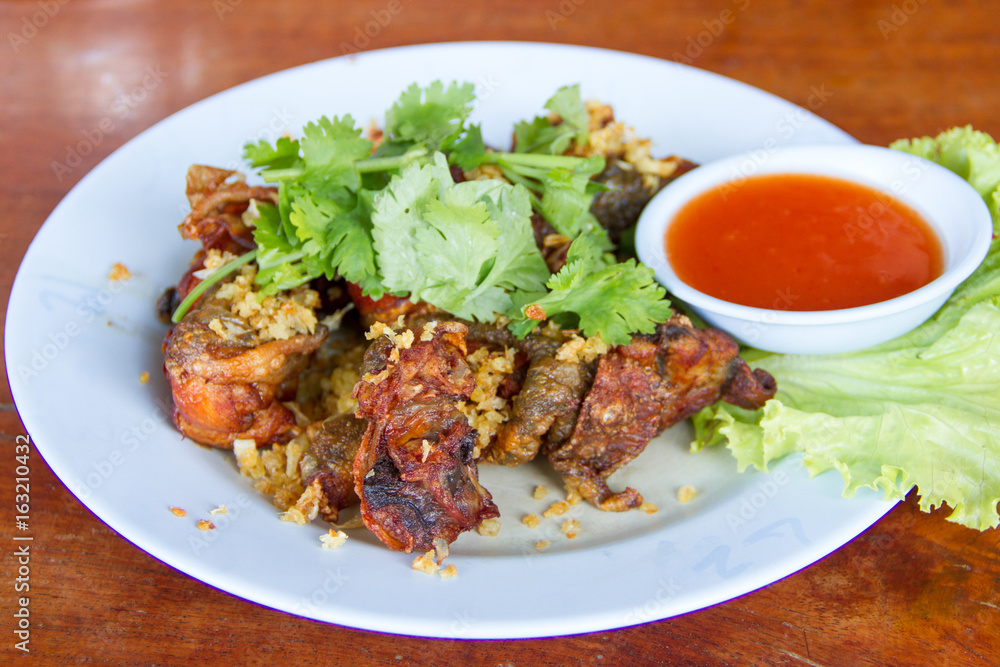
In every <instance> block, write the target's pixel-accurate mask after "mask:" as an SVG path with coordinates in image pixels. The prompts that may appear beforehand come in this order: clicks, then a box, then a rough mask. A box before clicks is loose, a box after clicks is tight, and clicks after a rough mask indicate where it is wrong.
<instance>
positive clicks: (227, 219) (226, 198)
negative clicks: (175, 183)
mask: <svg viewBox="0 0 1000 667" xmlns="http://www.w3.org/2000/svg"><path fill="white" fill-rule="evenodd" d="M185 194H186V195H187V199H188V203H189V204H190V205H191V212H190V213H188V215H187V217H185V218H184V221H183V222H181V224H180V226H179V227H178V229H179V230H180V232H181V237H182V238H185V239H192V240H195V241H200V242H201V244H202V248H204V249H206V250H207V249H210V248H211V249H215V250H228V251H229V252H232V253H233V254H242V253H244V252H246V251H247V250H252V249H253V248H254V247H255V243H254V240H253V229H252V228H251V227H248V226H247V225H246V224H244V222H243V212H244V211H246V210H247V207H248V206H249V205H250V200H251V199H256V200H258V201H264V202H270V203H272V204H274V205H277V204H278V190H277V188H274V187H271V186H251V185H247V183H246V181H245V180H244V179H243V175H242V174H241V173H239V172H238V171H233V170H231V169H219V168H217V167H207V166H205V165H199V164H196V165H192V166H191V167H189V168H188V172H187V188H186V190H185Z"/></svg>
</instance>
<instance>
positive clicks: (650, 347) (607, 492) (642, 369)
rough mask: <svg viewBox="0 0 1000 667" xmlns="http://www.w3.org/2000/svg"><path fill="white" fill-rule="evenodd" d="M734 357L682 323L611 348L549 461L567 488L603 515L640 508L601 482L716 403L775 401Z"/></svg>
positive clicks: (626, 493) (632, 496) (721, 337)
mask: <svg viewBox="0 0 1000 667" xmlns="http://www.w3.org/2000/svg"><path fill="white" fill-rule="evenodd" d="M738 353H739V348H738V346H737V344H736V342H735V341H733V339H732V338H730V337H729V336H728V335H726V334H724V333H722V332H721V331H717V330H715V329H698V328H696V327H694V326H693V325H692V324H691V322H690V320H688V319H687V318H686V317H684V316H682V315H675V316H674V317H673V318H671V319H670V320H669V321H668V322H666V323H664V324H661V325H659V326H658V327H657V330H656V332H655V333H654V334H650V335H636V336H633V338H632V342H631V343H630V344H628V345H625V346H619V347H615V348H612V349H611V350H610V351H609V352H608V353H607V354H605V355H604V356H602V357H601V359H600V362H599V363H598V366H597V373H596V375H595V377H594V383H593V385H592V386H591V388H590V390H589V391H588V392H587V395H586V397H585V398H584V400H583V404H582V405H581V406H580V412H579V416H578V417H577V421H576V425H575V427H574V429H573V434H572V436H571V437H570V438H569V440H568V441H566V443H565V444H563V445H562V446H561V447H558V448H557V449H554V450H552V451H550V452H549V453H548V455H549V460H550V461H551V462H552V465H553V466H554V467H555V468H556V470H558V471H559V473H560V474H561V475H562V477H563V480H564V481H565V482H566V485H567V487H568V488H569V489H571V490H574V491H576V492H577V493H579V494H580V495H581V496H583V497H584V498H586V499H587V500H589V501H590V502H592V503H594V504H595V505H596V506H597V507H599V508H600V509H602V510H610V511H623V510H627V509H630V508H632V507H637V506H638V505H640V504H641V503H642V496H641V495H640V494H639V492H638V491H636V490H635V489H632V488H626V489H624V490H623V491H621V492H618V493H613V492H612V491H611V489H610V488H608V484H607V480H608V477H610V476H611V474H612V473H614V472H615V471H616V470H618V469H619V468H621V467H622V466H624V465H625V464H627V463H629V462H630V461H632V460H633V459H634V458H635V457H636V456H638V455H639V454H640V453H642V451H643V449H645V447H646V445H647V444H648V443H649V441H650V440H651V439H652V438H653V437H655V436H657V435H659V434H660V433H662V432H663V430H665V429H666V428H668V427H670V426H673V425H674V424H676V423H678V422H680V421H682V420H684V419H686V418H687V417H690V416H691V415H693V414H694V413H696V412H697V411H699V410H701V409H702V408H704V407H706V406H708V405H711V404H712V403H715V402H716V401H718V400H720V399H723V400H726V401H729V402H731V403H735V404H737V405H740V406H741V407H745V408H749V409H756V408H759V407H761V406H762V405H763V404H764V402H765V401H766V400H767V399H768V398H770V397H771V396H773V395H774V392H775V388H776V386H775V382H774V379H773V378H772V377H771V376H770V375H768V374H767V373H766V372H764V371H761V370H757V371H755V372H752V373H751V372H750V369H749V368H748V367H747V365H746V363H745V362H744V361H743V360H742V359H740V357H739V356H738Z"/></svg>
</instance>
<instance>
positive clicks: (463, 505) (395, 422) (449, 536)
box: [354, 322, 499, 553]
mask: <svg viewBox="0 0 1000 667" xmlns="http://www.w3.org/2000/svg"><path fill="white" fill-rule="evenodd" d="M466 331H467V329H466V327H465V326H464V325H462V324H461V323H458V322H441V323H439V324H438V325H437V328H436V329H435V330H434V333H433V335H432V336H430V337H429V338H430V340H421V333H420V332H419V331H418V332H416V339H415V340H414V341H413V342H412V344H411V345H409V346H408V347H407V344H406V343H404V342H402V339H399V340H400V344H399V345H398V346H397V344H396V343H394V342H393V341H391V340H390V339H389V338H388V337H387V336H380V337H378V338H377V339H376V340H375V341H373V342H372V345H371V347H369V349H368V352H367V353H366V354H365V361H364V363H363V364H362V379H361V380H360V381H359V382H358V384H357V385H356V386H355V389H354V395H355V397H356V398H357V400H358V406H359V408H358V413H357V414H358V416H359V417H362V418H364V419H367V420H368V421H369V424H368V427H367V430H366V431H365V435H364V438H363V440H362V443H361V448H360V449H359V450H358V455H357V458H356V459H355V461H354V484H355V486H354V488H355V492H356V493H357V494H358V496H359V497H360V498H361V517H362V519H363V520H364V522H365V525H367V526H368V528H369V529H370V530H371V531H372V532H373V533H375V535H377V536H378V538H379V539H380V540H382V542H384V543H385V544H386V545H387V546H389V547H390V548H392V549H395V550H398V551H405V552H408V553H409V552H411V551H413V550H414V549H420V550H424V549H431V548H434V546H435V544H434V543H435V541H436V540H438V539H443V540H445V541H446V542H448V543H451V542H452V541H454V540H455V539H456V538H457V537H458V536H459V535H460V534H461V533H462V532H464V531H467V530H470V529H472V528H475V527H476V526H478V525H479V524H480V523H481V522H482V521H484V520H485V519H489V518H493V517H496V516H499V511H498V510H497V508H496V505H494V504H493V500H492V498H491V496H490V494H489V492H488V491H487V490H486V489H484V488H483V487H482V486H481V485H480V484H479V479H478V478H479V475H478V470H477V467H476V461H475V459H474V458H473V448H474V446H475V442H476V433H475V431H473V429H472V427H471V426H470V425H469V421H468V419H467V418H466V417H465V415H464V414H463V413H462V412H461V411H459V410H458V408H457V402H458V401H459V400H462V399H465V398H468V396H469V395H470V394H471V393H472V390H473V389H474V388H475V380H474V378H473V376H472V373H471V371H470V370H469V367H468V365H467V364H466V363H465V354H466V346H465V334H466Z"/></svg>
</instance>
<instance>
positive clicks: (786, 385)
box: [693, 128, 1000, 530]
mask: <svg viewBox="0 0 1000 667" xmlns="http://www.w3.org/2000/svg"><path fill="white" fill-rule="evenodd" d="M892 147H893V148H896V149H898V150H905V151H907V152H911V153H913V154H915V155H919V156H921V157H924V158H926V159H929V160H932V161H935V162H938V163H940V164H942V165H944V166H946V167H948V168H949V169H951V170H952V171H954V172H955V173H957V174H959V175H960V176H962V177H963V178H965V179H966V180H968V181H969V183H970V184H971V185H972V186H973V187H975V188H976V189H977V191H978V192H979V193H980V194H981V195H982V196H983V198H984V199H985V200H986V201H987V204H988V205H990V208H991V211H992V213H993V220H994V229H995V230H997V229H1000V208H998V206H997V204H998V202H1000V149H998V147H997V145H996V143H994V142H993V140H992V139H991V138H990V137H989V136H988V135H984V134H983V133H980V132H975V131H973V130H971V129H970V128H956V129H954V130H949V131H948V132H945V133H942V134H941V135H939V136H938V137H934V138H930V137H924V138H921V139H913V140H906V141H900V142H896V143H894V144H892ZM744 356H745V357H746V358H747V359H749V360H751V361H752V362H753V363H754V365H756V366H757V367H759V368H763V369H765V370H767V371H768V372H770V373H771V374H772V375H774V377H775V378H776V379H777V381H778V388H779V390H778V394H777V396H776V397H775V398H774V399H772V400H771V401H769V402H768V403H767V405H765V406H764V408H763V409H762V410H758V411H756V412H749V411H746V410H741V409H739V408H736V407H733V406H730V405H726V404H718V405H715V406H712V407H710V408H706V409H705V410H703V411H702V412H701V413H699V414H698V415H696V417H695V419H694V423H695V430H696V440H695V442H694V444H693V448H694V449H699V448H701V447H704V446H707V445H715V444H719V443H722V442H725V443H727V446H728V447H729V449H730V450H731V451H732V453H733V455H734V456H735V457H736V459H737V462H738V465H739V468H740V469H741V470H743V469H745V468H747V467H750V466H752V467H755V468H758V469H761V470H766V469H767V466H768V464H769V463H770V462H772V461H774V460H776V459H779V458H781V457H783V456H785V455H787V454H790V453H793V452H801V453H802V455H803V461H804V463H805V466H806V467H807V468H808V470H809V472H810V474H811V475H816V474H819V473H821V472H824V471H826V470H829V469H831V468H833V469H835V470H837V471H838V472H839V473H840V474H841V476H842V477H843V479H844V494H845V495H847V496H850V495H853V494H854V493H855V492H856V491H857V490H858V489H859V488H871V489H876V490H880V491H881V492H883V493H884V494H885V496H886V497H887V498H890V499H902V498H904V497H905V496H906V494H907V493H908V492H909V491H910V490H911V489H913V488H916V489H917V493H918V494H919V495H920V507H921V508H922V509H923V510H925V511H929V510H930V509H932V508H934V507H938V506H943V505H947V506H948V507H950V508H951V513H950V514H949V516H948V519H949V520H950V521H954V522H956V523H960V524H962V525H964V526H968V527H970V528H975V529H978V530H985V529H988V528H993V527H996V526H997V525H998V524H1000V516H998V514H997V503H998V502H1000V241H998V240H994V242H993V244H992V246H991V248H990V251H989V254H988V255H987V257H986V259H985V260H984V261H983V263H982V264H981V265H980V266H979V268H978V269H977V270H976V272H975V273H974V274H973V275H972V276H971V277H970V278H969V279H967V280H966V281H965V282H964V283H962V284H961V285H960V286H959V288H958V289H957V290H956V291H955V293H954V294H953V295H952V297H951V298H950V299H949V300H948V301H947V302H946V303H945V305H944V306H943V307H942V308H941V309H940V310H939V311H938V312H937V313H936V314H935V315H934V317H932V318H931V319H930V320H928V321H927V322H926V323H924V324H923V325H921V326H920V327H918V328H917V329H915V330H913V331H911V332H910V333H908V334H906V335H904V336H901V337H899V338H897V339H895V340H892V341H889V342H887V343H884V344H882V345H879V346H875V347H872V348H869V349H866V350H861V351H858V352H853V353H845V354H836V355H824V356H807V355H800V356H792V355H779V354H766V353H758V352H756V351H753V350H750V351H747V352H746V353H745V355H744Z"/></svg>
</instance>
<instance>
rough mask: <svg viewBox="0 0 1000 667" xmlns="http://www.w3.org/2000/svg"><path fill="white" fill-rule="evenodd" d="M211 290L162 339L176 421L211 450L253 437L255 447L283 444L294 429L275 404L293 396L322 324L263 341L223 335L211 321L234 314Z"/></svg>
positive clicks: (321, 332) (251, 336) (292, 421)
mask: <svg viewBox="0 0 1000 667" xmlns="http://www.w3.org/2000/svg"><path fill="white" fill-rule="evenodd" d="M217 289H218V286H216V287H214V288H213V289H212V290H210V291H209V292H208V293H206V294H204V295H202V297H201V298H200V299H199V300H198V301H197V303H196V304H195V306H194V307H193V308H192V309H191V310H190V311H189V312H188V313H187V315H186V316H185V317H184V319H182V320H181V321H180V322H179V323H177V325H176V326H174V328H173V329H171V330H170V332H169V333H168V334H167V338H166V340H165V341H164V343H163V354H164V361H163V370H164V373H165V374H166V377H167V381H168V382H169V384H170V391H171V393H172V394H173V399H174V410H173V420H174V424H175V425H176V426H177V429H178V430H179V431H180V432H181V433H183V434H184V435H186V436H187V437H189V438H191V439H192V440H195V441H196V442H200V443H202V444H205V445H213V446H215V447H224V448H231V447H232V446H233V440H236V439H252V440H254V441H255V442H256V443H257V446H258V447H263V446H265V445H269V444H273V443H275V442H284V441H287V440H288V439H290V438H291V437H293V436H294V435H296V429H297V427H296V424H295V416H294V414H293V413H292V411H291V410H289V409H288V408H287V407H285V406H284V405H282V403H281V401H282V400H290V399H291V398H293V397H294V395H295V382H296V380H297V378H298V375H299V374H300V373H301V372H302V370H303V369H304V368H305V367H306V363H307V362H308V358H309V354H310V353H312V352H313V351H314V350H315V349H316V348H317V347H319V345H320V343H322V342H323V339H324V338H326V336H327V329H326V328H325V327H318V328H317V329H316V332H315V333H312V334H298V335H296V336H293V337H291V338H288V339H285V340H271V341H267V342H260V341H259V340H258V338H257V337H256V336H255V335H254V334H253V332H251V331H248V332H247V333H245V334H243V335H240V336H234V337H230V338H226V339H224V338H223V337H222V336H220V335H219V334H218V333H216V332H215V331H214V330H212V328H211V326H210V323H211V322H212V321H213V320H216V319H218V320H219V321H220V322H225V321H227V320H228V321H231V320H233V319H234V316H233V315H232V314H231V313H230V311H229V308H228V307H226V306H225V305H224V304H222V303H220V302H219V300H218V299H215V298H213V297H214V294H215V291H216V290H217ZM240 324H242V325H243V326H245V323H242V322H241V323H240Z"/></svg>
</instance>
